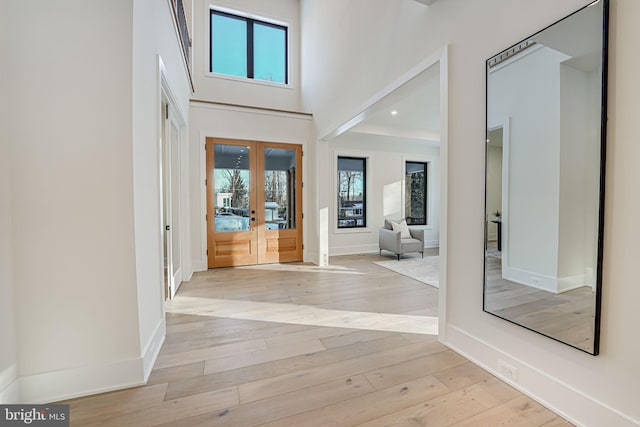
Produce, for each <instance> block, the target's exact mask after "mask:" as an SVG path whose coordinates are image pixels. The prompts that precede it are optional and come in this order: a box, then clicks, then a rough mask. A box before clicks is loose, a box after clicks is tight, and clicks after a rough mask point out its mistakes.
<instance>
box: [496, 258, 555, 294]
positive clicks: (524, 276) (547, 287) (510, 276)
mask: <svg viewBox="0 0 640 427" xmlns="http://www.w3.org/2000/svg"><path fill="white" fill-rule="evenodd" d="M503 259H504V258H503ZM502 274H503V277H504V278H505V279H507V280H509V281H511V282H516V283H520V284H521V285H525V286H529V287H532V288H536V289H541V290H543V291H547V292H552V293H554V294H557V293H558V278H557V277H552V276H547V275H544V274H539V273H534V272H531V271H527V270H522V269H519V268H513V267H509V266H504V265H503V267H502Z"/></svg>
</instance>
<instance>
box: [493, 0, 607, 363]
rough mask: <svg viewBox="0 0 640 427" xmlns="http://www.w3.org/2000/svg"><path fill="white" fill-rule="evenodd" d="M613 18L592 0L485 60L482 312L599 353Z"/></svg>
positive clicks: (604, 6)
mask: <svg viewBox="0 0 640 427" xmlns="http://www.w3.org/2000/svg"><path fill="white" fill-rule="evenodd" d="M605 9H606V1H605V0H600V1H596V2H594V3H592V4H590V5H589V6H587V7H585V8H583V9H581V10H579V11H578V12H576V13H574V14H572V15H570V16H568V17H566V18H564V19H563V20H561V21H558V22H557V23H555V24H553V25H552V26H550V27H548V28H546V29H545V30H543V31H541V32H539V33H537V34H535V35H534V36H532V37H530V38H528V39H526V40H524V41H523V42H521V43H518V44H517V45H514V46H512V47H511V48H509V49H507V50H506V51H504V52H502V53H500V54H498V55H496V56H495V57H492V58H490V59H489V60H488V61H487V150H486V221H485V223H486V233H485V236H486V241H485V248H486V249H485V288H484V310H485V311H487V312H489V313H491V314H494V315H496V316H499V317H502V318H504V319H506V320H509V321H511V322H514V323H517V324H519V325H521V326H524V327H526V328H528V329H531V330H533V331H536V332H539V333H542V334H544V335H547V336H549V337H551V338H553V339H556V340H558V341H562V342H564V343H566V344H568V345H571V346H573V347H576V348H578V349H580V350H583V351H585V352H588V353H591V354H597V353H598V331H599V326H598V325H599V323H598V322H599V307H598V303H599V298H598V297H597V296H598V292H599V288H600V283H599V282H600V280H599V277H600V265H601V262H600V260H601V249H600V236H601V232H602V229H601V228H602V226H601V216H602V200H603V195H602V192H601V177H602V176H603V168H602V167H601V147H603V144H604V141H603V138H602V135H604V133H603V129H604V123H603V121H602V117H604V116H605V114H604V109H603V104H604V103H603V99H604V97H603V93H605V91H604V90H603V88H605V87H606V85H603V82H604V80H603V68H604V67H603V58H604V57H605V55H603V46H604V43H603V39H604V38H605V36H604V35H603V34H604V32H603V22H605V20H604V17H605V15H606V13H605Z"/></svg>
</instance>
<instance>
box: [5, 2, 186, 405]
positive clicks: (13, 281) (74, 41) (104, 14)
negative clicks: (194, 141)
mask: <svg viewBox="0 0 640 427" xmlns="http://www.w3.org/2000/svg"><path fill="white" fill-rule="evenodd" d="M2 8H3V10H2V22H1V23H2V32H3V33H2V40H3V44H2V50H3V52H2V53H3V55H2V57H3V58H5V60H6V64H8V65H7V66H6V67H2V71H3V75H2V76H1V77H2V79H1V80H2V89H3V97H2V99H3V103H2V111H0V115H1V116H2V117H1V118H0V120H2V122H1V124H2V126H1V127H0V129H2V133H1V134H0V135H1V136H2V139H1V140H0V141H1V145H0V152H1V153H2V155H1V156H0V162H1V163H2V164H1V165H0V169H1V171H2V172H1V173H2V175H3V178H2V184H1V185H0V197H1V198H2V200H3V204H2V206H1V209H0V220H1V221H2V234H3V238H2V245H1V246H0V266H1V267H2V268H1V271H2V276H0V278H1V279H2V281H1V286H0V292H2V298H1V300H2V302H1V303H0V304H2V307H1V308H2V314H1V315H0V316H2V319H0V322H1V324H2V326H0V333H1V335H0V336H1V338H2V342H3V345H2V350H1V351H0V402H3V403H4V402H7V401H22V402H29V403H37V402H49V401H54V400H61V399H65V398H68V397H74V396H80V395H86V394H91V393H97V392H101V391H107V390H111V389H117V388H123V387H128V386H131V385H138V384H141V383H143V381H144V379H145V378H146V376H147V375H148V373H149V371H150V369H151V366H152V364H153V361H154V358H155V355H156V353H157V351H158V350H159V346H160V344H161V343H162V339H163V338H164V313H163V309H162V302H163V300H162V276H161V268H162V265H161V246H160V239H159V236H160V233H161V231H160V225H159V211H160V206H159V198H158V194H159V189H158V182H159V171H158V163H159V155H158V145H159V136H160V133H159V131H160V127H159V123H160V95H159V94H160V77H159V65H158V64H159V61H158V56H161V57H162V58H163V59H164V63H165V64H166V65H167V66H166V69H165V75H166V79H167V81H168V82H169V85H170V86H171V88H172V89H173V95H174V98H175V99H176V103H177V105H176V108H179V109H181V111H182V112H183V115H184V116H185V120H186V114H188V102H189V96H190V87H189V83H188V80H187V75H186V72H185V68H184V66H183V64H182V59H181V56H180V51H179V50H178V42H177V37H176V33H175V30H174V28H173V21H172V19H173V18H172V17H171V15H170V9H169V2H161V3H158V2H154V1H146V0H135V1H130V0H122V1H119V2H113V3H110V4H109V7H105V8H96V7H95V4H93V3H87V2H84V1H79V0H63V1H59V2H55V4H44V3H41V2H37V1H18V0H15V1H10V2H3V4H2ZM5 18H6V19H5ZM5 21H6V22H5ZM5 24H6V25H5ZM134 28H135V34H134ZM5 35H7V38H6V39H5ZM5 40H6V44H5V43H4V42H5ZM5 71H6V74H4V72H5ZM9 83H10V84H9ZM5 92H6V94H7V96H4V93H5ZM2 113H5V114H2ZM184 148H185V151H186V138H185V147H184ZM185 158H186V156H185ZM5 163H6V164H5ZM9 165H10V166H9ZM5 178H6V179H5ZM185 182H186V181H185ZM185 188H186V186H185ZM185 200H186V197H185ZM5 227H8V228H5ZM5 232H6V233H5ZM5 234H8V236H7V238H4V235H5ZM187 249H188V245H187ZM13 289H15V303H12V295H11V294H12V292H13ZM13 317H15V325H13V324H12V318H13ZM12 342H13V343H16V345H12ZM16 366H17V369H16ZM16 376H17V377H18V378H17V381H15V383H14V384H16V385H15V386H12V387H11V389H9V390H8V391H7V390H4V391H3V390H2V388H4V387H5V386H6V385H7V382H8V381H10V380H12V379H13V378H14V377H16Z"/></svg>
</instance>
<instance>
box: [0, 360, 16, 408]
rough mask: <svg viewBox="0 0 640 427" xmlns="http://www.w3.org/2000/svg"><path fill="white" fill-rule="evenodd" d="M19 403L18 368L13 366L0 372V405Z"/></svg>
mask: <svg viewBox="0 0 640 427" xmlns="http://www.w3.org/2000/svg"><path fill="white" fill-rule="evenodd" d="M12 403H20V387H19V386H18V366H17V365H15V364H13V365H11V366H9V367H8V368H7V369H5V370H4V371H2V372H0V405H7V404H12Z"/></svg>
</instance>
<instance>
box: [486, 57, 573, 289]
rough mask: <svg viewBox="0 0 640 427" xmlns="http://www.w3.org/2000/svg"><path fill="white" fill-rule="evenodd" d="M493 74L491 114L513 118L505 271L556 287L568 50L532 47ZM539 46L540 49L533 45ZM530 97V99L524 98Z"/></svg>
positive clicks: (508, 142)
mask: <svg viewBox="0 0 640 427" xmlns="http://www.w3.org/2000/svg"><path fill="white" fill-rule="evenodd" d="M530 49H531V50H529V51H525V52H524V53H522V54H520V55H519V56H518V57H516V59H515V60H513V61H505V62H504V63H502V64H500V65H498V66H497V67H496V68H495V69H494V70H492V71H491V73H490V74H489V78H488V82H487V84H488V93H489V99H488V101H487V103H488V107H487V108H488V109H489V110H488V112H487V115H488V117H487V120H488V124H489V126H495V125H498V124H504V123H502V122H503V121H505V120H509V132H510V135H509V138H507V139H505V141H504V145H505V147H506V148H505V151H504V153H508V155H507V158H506V159H505V162H506V163H507V165H508V167H507V168H506V169H505V170H504V171H503V174H508V178H504V179H508V180H509V185H508V187H507V188H506V193H505V196H506V197H505V200H504V201H503V203H504V205H505V214H504V217H503V224H502V227H503V231H504V233H505V239H504V241H503V246H502V251H503V274H504V276H505V278H507V279H509V280H514V281H517V282H521V283H525V284H529V282H530V280H531V277H532V276H535V277H536V278H537V279H538V280H540V281H541V286H543V287H545V288H547V287H548V288H555V286H556V282H557V279H556V276H557V272H558V207H559V188H558V182H559V179H560V175H559V174H560V120H559V115H560V73H559V69H560V66H559V63H560V61H562V60H564V59H566V55H564V54H561V53H559V52H557V51H555V50H552V49H549V48H547V47H541V48H539V49H536V48H535V47H534V48H530ZM534 49H536V50H534ZM521 99H527V100H528V102H524V103H523V102H520V100H521Z"/></svg>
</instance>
